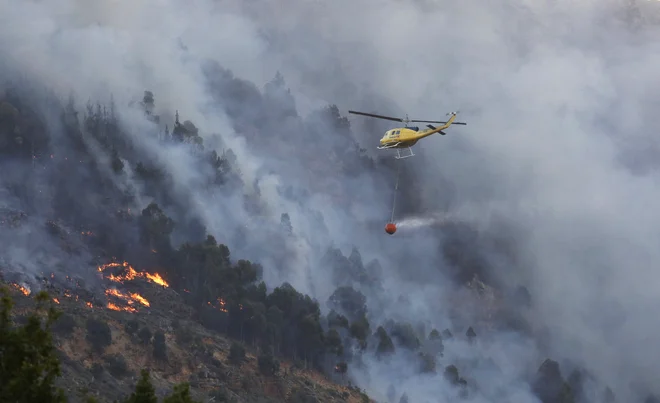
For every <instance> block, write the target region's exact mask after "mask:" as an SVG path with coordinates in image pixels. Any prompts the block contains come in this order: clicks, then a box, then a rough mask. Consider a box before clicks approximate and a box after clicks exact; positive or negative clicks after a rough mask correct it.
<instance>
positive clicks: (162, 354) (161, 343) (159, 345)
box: [154, 330, 167, 361]
mask: <svg viewBox="0 0 660 403" xmlns="http://www.w3.org/2000/svg"><path fill="white" fill-rule="evenodd" d="M154 357H155V358H156V359H159V360H163V361H164V360H167V345H166V344H165V333H163V332H162V331H160V330H158V331H157V332H156V333H155V334H154Z"/></svg>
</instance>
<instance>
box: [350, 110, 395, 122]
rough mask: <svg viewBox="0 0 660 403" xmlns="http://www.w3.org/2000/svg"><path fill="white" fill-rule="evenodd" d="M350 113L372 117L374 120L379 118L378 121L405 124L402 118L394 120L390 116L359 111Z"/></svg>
mask: <svg viewBox="0 0 660 403" xmlns="http://www.w3.org/2000/svg"><path fill="white" fill-rule="evenodd" d="M348 113H352V114H354V115H363V116H370V117H372V118H378V119H385V120H393V121H395V122H403V119H401V118H393V117H390V116H383V115H376V114H373V113H366V112H358V111H348Z"/></svg>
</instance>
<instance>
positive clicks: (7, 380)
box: [0, 288, 66, 403]
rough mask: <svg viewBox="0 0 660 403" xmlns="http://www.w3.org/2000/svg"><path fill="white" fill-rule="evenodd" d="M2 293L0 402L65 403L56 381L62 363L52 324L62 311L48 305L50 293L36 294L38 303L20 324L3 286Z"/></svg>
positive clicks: (0, 302)
mask: <svg viewBox="0 0 660 403" xmlns="http://www.w3.org/2000/svg"><path fill="white" fill-rule="evenodd" d="M0 295H1V298H0V380H2V382H0V402H15V403H31V402H43V403H65V402H66V398H65V396H64V392H63V391H62V390H61V389H58V388H56V387H55V385H54V382H55V379H56V378H57V377H58V376H59V375H60V363H59V359H58V357H57V353H56V349H55V346H54V344H53V339H52V336H51V332H50V328H51V326H52V324H53V323H54V322H55V320H56V319H57V317H58V314H59V313H58V312H57V311H55V309H54V308H53V307H52V306H51V307H50V308H48V309H46V308H45V304H46V303H47V301H49V298H48V294H46V293H45V292H43V291H42V292H40V293H39V294H37V296H36V297H35V300H36V302H37V307H36V309H35V310H34V311H33V312H31V313H30V314H29V315H28V316H27V321H26V322H25V324H23V325H21V326H17V325H16V324H14V323H13V322H12V320H11V311H12V308H13V301H12V299H11V297H10V296H9V294H8V293H7V290H6V289H4V288H1V289H0ZM44 313H45V315H44Z"/></svg>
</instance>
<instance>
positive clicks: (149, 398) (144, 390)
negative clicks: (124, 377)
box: [124, 369, 158, 403]
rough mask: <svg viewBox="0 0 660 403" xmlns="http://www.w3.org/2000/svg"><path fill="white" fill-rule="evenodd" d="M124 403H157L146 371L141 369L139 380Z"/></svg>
mask: <svg viewBox="0 0 660 403" xmlns="http://www.w3.org/2000/svg"><path fill="white" fill-rule="evenodd" d="M124 403H158V398H157V397H156V390H155V389H154V386H153V385H152V384H151V378H150V377H149V371H148V370H146V369H143V370H142V371H141V372H140V380H139V381H138V383H137V384H136V385H135V391H134V392H133V393H131V396H129V398H128V399H126V401H125V402H124Z"/></svg>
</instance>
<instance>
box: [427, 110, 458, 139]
mask: <svg viewBox="0 0 660 403" xmlns="http://www.w3.org/2000/svg"><path fill="white" fill-rule="evenodd" d="M455 119H456V112H452V113H451V118H449V120H448V121H447V122H446V123H445V124H443V125H442V126H438V127H435V126H432V125H427V127H429V130H427V131H425V132H422V133H421V136H420V137H419V138H420V139H421V138H424V137H427V136H430V135H432V134H435V133H441V134H443V135H444V134H445V133H444V132H443V130H445V129H446V128H448V127H449V126H451V125H452V124H453V123H454V120H455Z"/></svg>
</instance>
